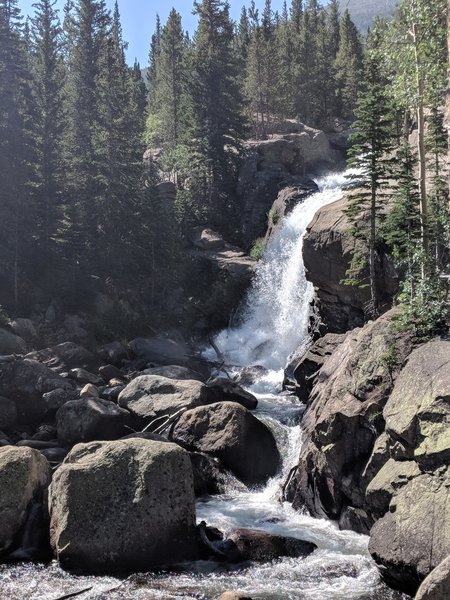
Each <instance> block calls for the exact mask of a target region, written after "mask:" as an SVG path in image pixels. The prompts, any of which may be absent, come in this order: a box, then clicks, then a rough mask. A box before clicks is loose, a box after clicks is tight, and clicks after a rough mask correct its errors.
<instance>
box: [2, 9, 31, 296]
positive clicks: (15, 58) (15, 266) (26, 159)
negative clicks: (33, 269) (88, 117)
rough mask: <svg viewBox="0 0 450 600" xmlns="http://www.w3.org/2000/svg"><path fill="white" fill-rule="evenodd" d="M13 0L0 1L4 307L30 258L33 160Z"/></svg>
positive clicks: (18, 285) (22, 52) (27, 86)
mask: <svg viewBox="0 0 450 600" xmlns="http://www.w3.org/2000/svg"><path fill="white" fill-rule="evenodd" d="M21 29H22V25H21V15H20V11H19V8H18V7H17V1H16V0H0V106H1V111H0V172H1V173H2V185H1V190H0V197H1V202H0V211H1V212H0V233H1V235H0V240H1V241H0V244H1V248H2V251H1V258H0V270H1V273H0V275H1V279H2V286H1V287H2V289H3V290H4V294H5V297H6V300H5V301H4V302H3V303H4V304H7V303H8V301H10V300H11V301H13V302H14V304H15V305H16V306H17V305H18V302H19V296H20V289H21V283H22V278H23V275H24V270H25V268H26V262H27V261H26V258H27V256H29V255H30V251H31V248H30V238H31V236H32V223H33V207H32V203H31V192H30V183H31V181H32V170H31V164H32V161H33V159H34V156H33V144H32V138H31V133H30V125H31V123H30V121H31V114H32V110H31V105H32V98H31V86H30V74H29V70H28V61H27V56H26V52H25V48H26V46H25V42H24V39H23V37H22V35H21Z"/></svg>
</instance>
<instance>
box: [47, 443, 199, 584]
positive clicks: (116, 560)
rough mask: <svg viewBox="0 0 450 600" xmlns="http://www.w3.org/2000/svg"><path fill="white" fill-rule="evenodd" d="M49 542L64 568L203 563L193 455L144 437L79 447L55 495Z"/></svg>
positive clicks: (58, 477) (56, 481)
mask: <svg viewBox="0 0 450 600" xmlns="http://www.w3.org/2000/svg"><path fill="white" fill-rule="evenodd" d="M49 510H50V517H51V523H50V539H51V544H52V547H53V549H54V552H55V556H56V557H57V559H58V560H59V562H60V564H61V566H62V567H64V568H65V569H68V570H81V571H86V572H90V573H116V572H126V571H134V572H137V571H148V570H149V569H151V568H154V567H158V566H162V565H172V564H175V563H176V562H179V561H182V560H188V559H193V558H195V557H196V538H195V496H194V485H193V476H192V467H191V463H190V460H189V454H188V453H187V452H185V451H184V450H183V449H181V448H180V447H178V446H176V445H174V444H170V443H166V442H156V441H148V440H144V439H128V440H121V441H116V442H93V443H90V444H80V445H78V446H76V447H75V448H74V449H73V450H72V451H71V452H70V454H69V455H68V456H67V458H66V460H65V462H64V464H63V465H62V466H61V467H60V468H59V469H58V470H57V471H56V473H55V475H54V478H53V482H52V484H51V486H50V491H49Z"/></svg>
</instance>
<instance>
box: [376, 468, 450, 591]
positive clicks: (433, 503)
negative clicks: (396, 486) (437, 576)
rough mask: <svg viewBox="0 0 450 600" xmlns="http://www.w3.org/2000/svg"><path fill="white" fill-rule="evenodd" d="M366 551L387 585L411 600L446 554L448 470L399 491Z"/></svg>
mask: <svg viewBox="0 0 450 600" xmlns="http://www.w3.org/2000/svg"><path fill="white" fill-rule="evenodd" d="M369 551H370V553H371V554H372V556H373V558H374V559H375V561H376V562H377V563H378V565H379V567H380V570H381V573H382V575H383V577H384V579H385V580H386V581H387V582H388V584H389V585H391V586H392V587H395V588H397V589H400V590H402V591H404V592H406V593H409V594H411V595H414V593H415V592H416V591H417V588H418V587H419V585H420V583H421V582H422V580H423V579H424V578H425V577H427V576H428V575H429V574H430V573H431V571H432V570H433V569H435V568H436V567H437V566H438V565H439V563H440V562H442V561H443V560H444V559H445V558H446V557H447V556H448V555H449V554H450V469H448V468H447V469H446V470H445V472H443V473H442V474H440V475H438V474H428V473H426V474H423V475H420V476H419V477H415V478H414V479H412V480H411V481H409V482H408V483H407V484H406V485H405V486H404V487H402V488H401V489H400V490H399V491H398V492H397V493H396V495H395V496H394V497H393V498H392V500H391V503H390V506H389V511H388V512H387V513H386V514H385V515H384V516H383V517H382V518H381V519H379V520H378V521H377V522H376V523H375V525H374V526H373V527H372V530H371V532H370V542H369Z"/></svg>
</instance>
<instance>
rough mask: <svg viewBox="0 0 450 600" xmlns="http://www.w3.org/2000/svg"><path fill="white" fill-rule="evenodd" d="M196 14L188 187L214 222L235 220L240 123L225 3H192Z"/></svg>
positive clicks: (238, 92)
mask: <svg viewBox="0 0 450 600" xmlns="http://www.w3.org/2000/svg"><path fill="white" fill-rule="evenodd" d="M195 13H196V14H197V15H198V17H199V24H198V29H197V32H196V34H195V47H194V49H193V62H192V67H193V73H192V81H191V96H192V105H193V109H194V127H193V132H194V136H193V139H194V142H193V144H192V148H191V149H192V152H193V154H192V168H193V171H194V176H193V178H192V184H191V185H192V191H193V193H194V194H198V196H197V198H198V204H199V205H200V207H201V209H202V210H203V209H204V210H206V213H207V214H208V215H209V216H210V217H211V219H214V220H215V221H216V222H217V221H220V222H222V223H227V222H230V221H231V220H233V221H235V220H236V211H235V210H234V208H233V195H232V189H233V181H234V178H235V176H236V167H237V161H238V158H239V156H240V153H241V146H242V137H243V135H244V131H245V123H244V119H243V116H242V109H243V100H242V95H241V90H240V85H239V79H238V70H237V61H236V57H235V54H234V52H233V48H232V43H233V26H232V23H231V21H230V16H229V7H228V5H227V4H226V3H224V2H222V0H203V2H202V3H201V4H195Z"/></svg>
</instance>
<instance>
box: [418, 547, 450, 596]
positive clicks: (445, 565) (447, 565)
mask: <svg viewBox="0 0 450 600" xmlns="http://www.w3.org/2000/svg"><path fill="white" fill-rule="evenodd" d="M449 595H450V556H448V557H447V558H446V559H445V560H443V561H442V562H441V563H440V564H439V565H438V566H437V567H436V568H435V569H433V571H431V573H430V574H429V575H428V577H427V578H426V579H425V581H424V582H423V583H422V585H421V586H420V588H419V590H418V592H417V594H416V597H415V600H448V598H449Z"/></svg>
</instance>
